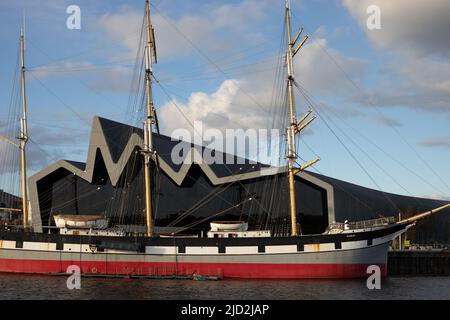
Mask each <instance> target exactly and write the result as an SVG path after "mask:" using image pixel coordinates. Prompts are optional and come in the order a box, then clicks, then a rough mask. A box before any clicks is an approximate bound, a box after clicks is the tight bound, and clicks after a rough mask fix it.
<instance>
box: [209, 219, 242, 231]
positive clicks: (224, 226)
mask: <svg viewBox="0 0 450 320" xmlns="http://www.w3.org/2000/svg"><path fill="white" fill-rule="evenodd" d="M210 226H211V231H213V232H222V231H234V232H236V231H247V230H248V223H247V222H243V221H214V222H211V223H210Z"/></svg>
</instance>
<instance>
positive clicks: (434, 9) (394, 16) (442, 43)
mask: <svg viewBox="0 0 450 320" xmlns="http://www.w3.org/2000/svg"><path fill="white" fill-rule="evenodd" d="M342 3H343V5H344V7H346V8H347V10H348V11H349V12H350V13H351V14H352V16H354V17H355V19H356V20H357V21H358V23H359V24H360V26H361V28H362V30H363V31H364V32H365V33H366V35H367V37H368V38H369V39H370V41H371V42H372V43H373V44H375V45H376V46H377V47H378V48H380V49H383V50H384V51H387V50H389V53H391V57H392V60H390V61H388V62H386V63H385V66H386V67H385V68H383V69H382V70H380V72H379V77H380V78H379V83H378V85H377V87H374V88H372V89H370V90H366V91H367V92H368V95H367V96H361V95H358V96H356V97H355V98H354V99H353V101H354V102H357V103H359V104H362V105H367V106H372V105H373V104H374V105H377V106H385V107H410V108H414V109H417V110H424V111H431V112H436V111H437V112H443V113H446V114H448V115H449V116H450V78H449V75H450V64H449V62H448V57H450V42H449V41H448V39H447V38H448V34H450V19H448V13H449V12H450V2H449V1H448V0H433V1H410V0H396V1H390V0H342ZM372 4H375V5H378V6H379V7H380V9H381V23H382V28H381V30H369V29H368V28H367V27H366V19H367V17H368V15H367V13H366V9H367V7H368V6H369V5H372Z"/></svg>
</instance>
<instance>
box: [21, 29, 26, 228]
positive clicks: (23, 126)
mask: <svg viewBox="0 0 450 320" xmlns="http://www.w3.org/2000/svg"><path fill="white" fill-rule="evenodd" d="M20 52H21V63H22V70H21V73H22V118H21V119H20V135H19V140H20V155H21V162H22V213H23V221H22V223H23V227H24V229H26V228H27V226H28V195H27V163H26V153H25V147H26V144H27V141H28V129H27V98H26V83H25V36H24V31H23V29H22V30H21V31H20Z"/></svg>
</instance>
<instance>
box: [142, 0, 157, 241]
mask: <svg viewBox="0 0 450 320" xmlns="http://www.w3.org/2000/svg"><path fill="white" fill-rule="evenodd" d="M145 15H146V21H147V46H146V48H145V81H146V87H147V119H146V121H145V122H144V147H143V149H142V153H143V155H144V166H145V212H146V222H147V236H149V237H151V236H152V235H153V221H152V216H153V214H152V194H151V184H150V182H151V178H150V170H151V159H152V154H154V150H153V137H152V133H153V124H154V117H153V116H154V114H155V108H154V105H153V98H152V72H153V71H152V65H153V59H155V63H156V46H155V41H154V31H153V27H152V25H151V22H150V1H149V0H146V1H145Z"/></svg>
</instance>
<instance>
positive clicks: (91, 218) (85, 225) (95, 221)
mask: <svg viewBox="0 0 450 320" xmlns="http://www.w3.org/2000/svg"><path fill="white" fill-rule="evenodd" d="M53 218H54V219H55V224H56V227H58V228H76V229H106V228H107V227H108V219H107V218H105V217H103V216H99V215H61V214H59V215H56V216H53Z"/></svg>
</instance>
